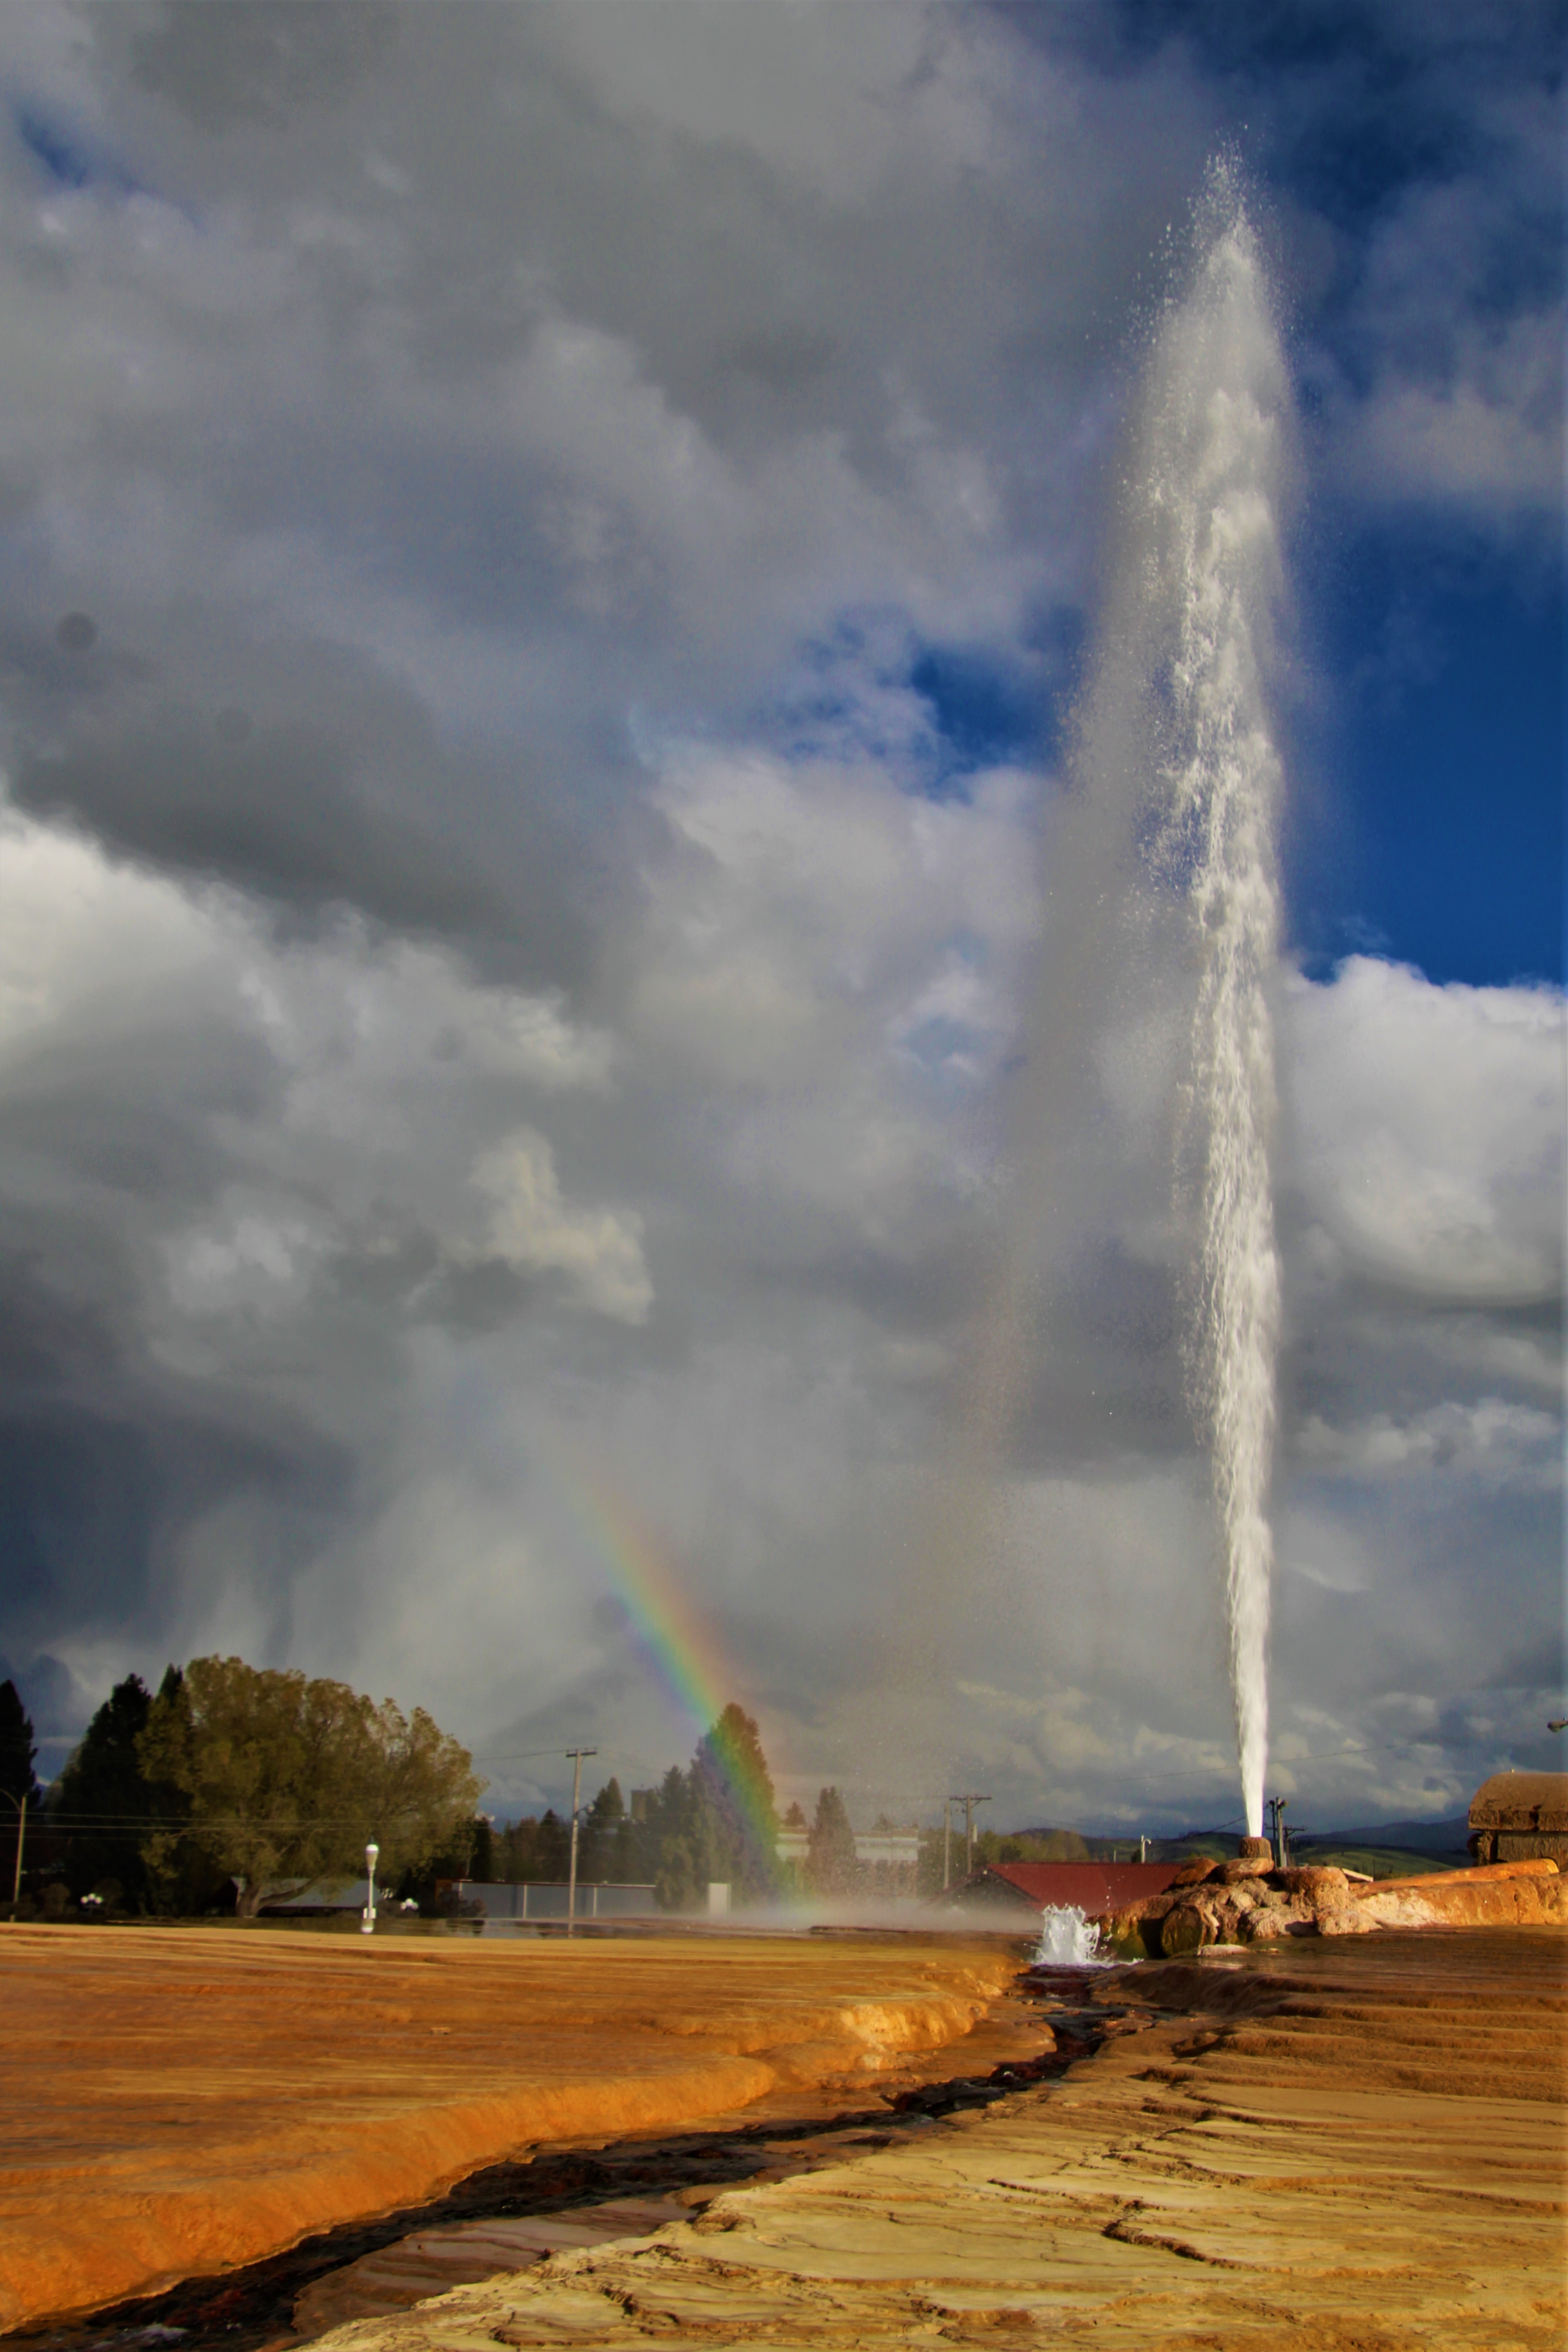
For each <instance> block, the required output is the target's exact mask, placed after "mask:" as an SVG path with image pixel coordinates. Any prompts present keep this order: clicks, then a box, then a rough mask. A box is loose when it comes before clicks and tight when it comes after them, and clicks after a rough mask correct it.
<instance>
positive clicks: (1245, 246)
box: [1143, 170, 1291, 1836]
mask: <svg viewBox="0 0 1568 2352" xmlns="http://www.w3.org/2000/svg"><path fill="white" fill-rule="evenodd" d="M1201 225H1202V228H1203V231H1204V236H1203V246H1202V251H1201V257H1200V259H1199V261H1198V265H1197V268H1196V270H1195V273H1194V276H1193V280H1192V283H1191V285H1190V287H1189V288H1188V290H1187V292H1186V296H1185V299H1182V300H1181V301H1180V302H1179V303H1177V304H1176V305H1175V306H1174V307H1173V308H1172V310H1170V312H1169V313H1168V315H1167V317H1166V320H1165V321H1164V323H1163V326H1162V330H1161V332H1160V335H1159V338H1158V341H1157V344H1156V347H1155V354H1154V361H1153V366H1152V370H1151V380H1150V385H1149V393H1150V397H1149V400H1148V403H1147V406H1146V410H1145V450H1144V461H1145V462H1144V467H1143V476H1144V480H1145V484H1146V502H1147V522H1148V526H1149V528H1148V530H1147V533H1146V537H1145V549H1144V555H1145V582H1146V588H1145V593H1146V594H1147V595H1148V596H1149V597H1150V598H1151V600H1152V603H1153V605H1154V608H1155V609H1154V611H1153V612H1152V614H1151V619H1152V621H1153V622H1154V623H1155V631H1156V632H1159V631H1163V632H1164V633H1165V634H1166V658H1165V660H1164V662H1163V663H1162V664H1161V666H1160V667H1161V670H1162V671H1163V676H1162V675H1159V674H1158V673H1156V677H1155V691H1156V698H1157V701H1158V704H1159V706H1160V708H1159V715H1158V719H1157V724H1156V730H1155V740H1156V744H1157V747H1158V753H1159V758H1158V770H1159V775H1160V778H1161V782H1162V783H1163V786H1164V793H1163V799H1164V811H1163V820H1162V823H1161V825H1160V830H1159V848H1158V859H1159V863H1160V864H1161V866H1163V868H1164V870H1165V873H1166V876H1167V877H1170V878H1172V879H1175V880H1177V881H1183V880H1185V883H1186V903H1187V908H1188V910H1189V918H1190V922H1191V926H1192V931H1193V935H1194V944H1195V946H1196V949H1197V998H1196V1006H1195V1011H1194V1016H1193V1024H1192V1063H1191V1074H1190V1079H1189V1083H1188V1085H1187V1087H1186V1119H1185V1121H1184V1141H1185V1146H1186V1149H1185V1151H1184V1154H1183V1157H1184V1160H1185V1162H1186V1168H1187V1170H1188V1171H1190V1174H1191V1179H1192V1181H1193V1182H1194V1187H1195V1190H1196V1192H1197V1212H1198V1214H1197V1231H1198V1241H1197V1267H1196V1270H1195V1276H1194V1279H1193V1281H1192V1283H1191V1285H1190V1314H1189V1325H1188V1335H1187V1369H1188V1376H1189V1393H1190V1396H1191V1399H1192V1402H1193V1405H1194V1407H1195V1410H1196V1412H1197V1417H1198V1420H1199V1423H1200V1426H1201V1428H1202V1429H1203V1431H1204V1433H1206V1435H1207V1440H1208V1444H1209V1448H1210V1454H1211V1457H1212V1463H1213V1478H1214V1493H1215V1502H1216V1506H1217V1509H1218V1521H1219V1531H1220V1539H1221V1547H1222V1551H1223V1558H1224V1568H1225V1586H1226V1601H1227V1613H1228V1631H1229V1652H1230V1680H1231V1688H1232V1692H1233V1694H1234V1697H1235V1704H1236V1728H1237V1740H1238V1747H1239V1760H1240V1769H1241V1790H1242V1799H1243V1803H1244V1806H1245V1810H1246V1816H1247V1827H1248V1830H1249V1832H1250V1833H1251V1834H1252V1835H1253V1836H1257V1835H1258V1834H1259V1833H1260V1832H1261V1829H1262V1826H1263V1776H1264V1768H1265V1763H1266V1759H1267V1753H1268V1737H1269V1693H1268V1658H1267V1651H1268V1636H1269V1599H1270V1575H1271V1570H1272V1566H1273V1536H1272V1531H1271V1528H1270V1517H1269V1488H1270V1469H1271V1465H1272V1456H1273V1443H1274V1424H1275V1356H1276V1350H1277V1346H1278V1338H1279V1322H1280V1269H1279V1258H1278V1254H1277V1251H1276V1248H1275V1240H1274V1213H1273V1196H1272V1188H1271V1183H1270V1129H1271V1127H1272V1124H1273V1116H1274V1045H1273V1028H1272V1023H1271V1020H1270V1005H1269V989H1270V979H1271V975H1272V972H1273V970H1274V964H1275V958H1276V953H1277V950H1278V944H1279V930H1280V898H1279V887H1278V882H1277V878H1276V868H1275V830H1276V824H1277V820H1278V812H1279V808H1280V803H1281V790H1282V784H1283V770H1282V764H1281V758H1280V753H1279V750H1278V747H1277V744H1276V741H1275V738H1274V733H1273V730H1272V727H1271V723H1270V708H1269V691H1268V682H1269V675H1270V667H1271V657H1272V654H1273V635H1274V628H1273V625H1274V617H1275V614H1276V613H1277V611H1278V608H1279V606H1280V604H1281V597H1282V593H1283V584H1284V579H1283V566H1282V562H1281V501H1282V496H1283V493H1284V490H1285V487H1286V484H1287V481H1288V478H1289V472H1290V448H1291V431H1290V425H1291V400H1290V383H1289V376H1288V373H1287V371H1286V367H1285V362H1284V355H1283V352H1282V351H1281V343H1280V337H1279V331H1278V328H1277V325H1276V322H1275V316H1274V305H1273V301H1272V299H1271V293H1270V285H1269V280H1268V274H1267V270H1266V268H1265V265H1264V261H1263V257H1262V255H1261V253H1260V248H1259V245H1258V241H1257V238H1256V236H1254V234H1253V231H1252V229H1251V227H1250V225H1249V222H1248V219H1247V215H1246V212H1245V209H1244V206H1243V205H1242V202H1241V198H1240V194H1239V189H1238V188H1237V186H1236V184H1235V182H1234V179H1233V177H1232V176H1231V175H1230V174H1229V173H1227V172H1226V171H1224V170H1220V171H1218V172H1217V173H1214V174H1213V176H1212V178H1211V181H1210V185H1209V189H1208V192H1207V199H1206V204H1205V207H1204V213H1203V215H1202V224H1201Z"/></svg>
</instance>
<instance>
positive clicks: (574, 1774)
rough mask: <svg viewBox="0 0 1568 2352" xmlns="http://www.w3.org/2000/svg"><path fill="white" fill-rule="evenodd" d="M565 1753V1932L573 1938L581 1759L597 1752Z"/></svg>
mask: <svg viewBox="0 0 1568 2352" xmlns="http://www.w3.org/2000/svg"><path fill="white" fill-rule="evenodd" d="M566 1753H567V1755H568V1756H569V1757H570V1759H571V1867H570V1871H569V1873H568V1875H567V1883H566V1932H567V1934H568V1935H569V1936H575V1935H576V1933H577V1808H578V1802H579V1800H580V1798H581V1795H582V1759H583V1758H584V1757H585V1756H597V1755H598V1753H599V1750H598V1748H568V1749H567V1750H566Z"/></svg>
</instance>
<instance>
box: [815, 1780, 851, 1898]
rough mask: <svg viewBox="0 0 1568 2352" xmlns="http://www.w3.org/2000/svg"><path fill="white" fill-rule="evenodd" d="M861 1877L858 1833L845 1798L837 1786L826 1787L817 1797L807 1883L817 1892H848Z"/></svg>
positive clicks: (823, 1893)
mask: <svg viewBox="0 0 1568 2352" xmlns="http://www.w3.org/2000/svg"><path fill="white" fill-rule="evenodd" d="M859 1876H860V1864H859V1862H858V1860H857V1858H856V1855H855V1833H854V1832H853V1830H852V1829H851V1827H850V1817H849V1814H848V1813H847V1812H846V1811H845V1810H844V1801H843V1799H842V1798H841V1796H840V1794H839V1792H838V1790H836V1789H824V1790H822V1791H821V1795H820V1796H819V1797H818V1799H817V1818H816V1820H815V1821H814V1822H812V1823H811V1832H810V1846H809V1847H808V1850H807V1854H806V1884H807V1885H808V1886H809V1887H810V1890H811V1892H812V1894H813V1895H848V1894H849V1893H851V1891H852V1889H853V1887H854V1885H855V1883H856V1881H857V1879H858V1878H859Z"/></svg>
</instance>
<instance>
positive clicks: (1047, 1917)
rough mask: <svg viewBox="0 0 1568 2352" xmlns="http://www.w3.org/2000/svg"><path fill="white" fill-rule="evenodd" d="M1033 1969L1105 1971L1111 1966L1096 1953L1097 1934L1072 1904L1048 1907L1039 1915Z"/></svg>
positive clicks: (1099, 1953) (1101, 1955)
mask: <svg viewBox="0 0 1568 2352" xmlns="http://www.w3.org/2000/svg"><path fill="white" fill-rule="evenodd" d="M1034 1965H1035V1967H1036V1968H1037V1969H1085V1968H1089V1969H1107V1968H1111V1967H1113V1965H1114V1963H1113V1960H1112V1959H1111V1958H1110V1956H1109V1955H1108V1954H1106V1953H1103V1952H1102V1951H1101V1949H1100V1930H1099V1928H1098V1927H1097V1926H1096V1925H1095V1923H1094V1921H1093V1920H1092V1919H1090V1918H1088V1917H1086V1916H1085V1915H1084V1914H1083V1913H1082V1911H1081V1910H1080V1909H1079V1908H1078V1906H1077V1904H1076V1903H1052V1904H1048V1905H1047V1906H1046V1908H1045V1909H1044V1911H1042V1912H1041V1914H1040V1947H1039V1949H1038V1950H1037V1951H1036V1953H1035V1956H1034Z"/></svg>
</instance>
